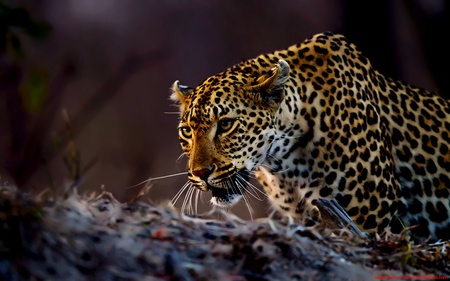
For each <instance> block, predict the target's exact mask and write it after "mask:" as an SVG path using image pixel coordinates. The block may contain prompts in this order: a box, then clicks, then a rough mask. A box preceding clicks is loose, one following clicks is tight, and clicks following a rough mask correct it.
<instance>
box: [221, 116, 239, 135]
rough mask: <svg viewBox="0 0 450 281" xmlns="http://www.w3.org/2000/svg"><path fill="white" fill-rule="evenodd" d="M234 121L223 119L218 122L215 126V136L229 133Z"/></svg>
mask: <svg viewBox="0 0 450 281" xmlns="http://www.w3.org/2000/svg"><path fill="white" fill-rule="evenodd" d="M235 121H236V120H235V119H223V120H220V121H219V124H218V125H217V134H223V133H226V132H228V131H230V130H231V129H232V128H233V125H234V122H235Z"/></svg>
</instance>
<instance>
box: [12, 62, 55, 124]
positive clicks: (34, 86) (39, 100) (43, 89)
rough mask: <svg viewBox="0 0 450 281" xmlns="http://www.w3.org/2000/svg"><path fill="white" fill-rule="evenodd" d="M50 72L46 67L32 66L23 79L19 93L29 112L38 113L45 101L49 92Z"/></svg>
mask: <svg viewBox="0 0 450 281" xmlns="http://www.w3.org/2000/svg"><path fill="white" fill-rule="evenodd" d="M48 80H49V78H48V73H47V71H46V70H45V69H42V68H39V67H32V68H31V69H29V71H28V72H27V74H26V76H25V79H24V80H23V81H22V83H21V85H20V88H19V93H20V96H21V98H22V103H23V107H24V109H25V111H26V112H28V113H29V114H32V115H34V114H36V113H38V112H39V111H40V110H41V109H42V106H43V105H44V103H45V99H46V97H47V93H48V83H49V82H48Z"/></svg>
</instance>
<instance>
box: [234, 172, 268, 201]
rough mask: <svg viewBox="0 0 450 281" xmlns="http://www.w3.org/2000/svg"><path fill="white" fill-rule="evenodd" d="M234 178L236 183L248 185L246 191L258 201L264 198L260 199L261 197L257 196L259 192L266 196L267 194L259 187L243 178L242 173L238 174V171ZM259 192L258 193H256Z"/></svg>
mask: <svg viewBox="0 0 450 281" xmlns="http://www.w3.org/2000/svg"><path fill="white" fill-rule="evenodd" d="M236 178H237V181H238V183H239V184H240V185H241V186H242V187H244V186H245V187H248V188H247V189H246V190H247V191H248V194H249V195H251V196H252V197H253V198H255V199H257V200H259V201H263V200H264V199H261V197H260V196H259V194H262V195H264V196H265V197H267V194H266V193H265V192H264V191H262V190H260V189H259V188H257V187H256V186H254V185H253V184H251V183H250V182H249V181H247V180H245V179H244V178H243V176H242V175H240V174H239V173H237V174H236ZM258 193H259V194H258Z"/></svg>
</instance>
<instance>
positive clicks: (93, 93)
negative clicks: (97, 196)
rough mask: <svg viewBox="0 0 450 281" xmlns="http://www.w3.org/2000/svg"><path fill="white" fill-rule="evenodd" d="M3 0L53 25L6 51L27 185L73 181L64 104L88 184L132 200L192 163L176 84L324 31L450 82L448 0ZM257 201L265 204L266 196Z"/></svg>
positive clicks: (20, 177) (392, 67) (415, 80)
mask: <svg viewBox="0 0 450 281" xmlns="http://www.w3.org/2000/svg"><path fill="white" fill-rule="evenodd" d="M0 3H4V4H5V3H6V4H7V5H8V6H9V7H24V8H26V10H27V11H28V12H29V13H30V14H31V15H32V16H33V17H36V18H38V19H42V20H44V21H46V22H48V24H49V25H50V26H51V31H50V33H49V34H48V36H46V37H45V38H43V39H41V40H35V39H33V38H30V36H27V35H26V34H22V33H21V30H20V28H18V29H13V31H14V32H15V34H18V36H19V38H20V41H21V42H22V44H23V49H24V53H25V56H24V57H23V58H22V59H20V60H14V58H12V57H13V56H12V55H11V53H10V52H9V53H8V52H7V51H5V49H3V50H2V51H1V52H0V55H1V57H0V67H1V68H0V69H1V72H0V74H1V76H0V176H1V177H2V179H3V180H9V181H10V182H13V183H15V184H17V185H18V186H19V187H20V188H21V189H24V190H29V191H40V190H42V189H44V188H48V187H50V186H56V187H59V186H65V185H67V183H68V182H71V181H70V179H71V173H70V171H68V169H67V165H65V164H64V162H63V156H64V153H62V152H61V151H57V150H56V149H55V145H54V144H53V142H52V135H53V134H54V133H55V132H57V133H59V136H62V138H63V139H64V135H67V134H65V133H64V132H65V131H64V123H63V121H62V120H63V118H62V117H61V114H60V112H61V109H62V108H65V109H67V111H68V113H69V115H70V116H71V120H72V121H71V122H73V123H72V126H73V128H72V131H73V134H74V136H73V138H71V139H72V140H73V141H74V144H75V145H76V148H77V150H78V151H79V155H80V160H79V162H80V164H81V166H82V167H90V168H89V169H88V170H87V171H85V172H80V173H78V174H79V175H81V177H79V178H78V177H76V178H77V182H78V183H79V188H80V191H81V192H85V191H92V190H95V191H99V190H100V188H101V187H103V188H104V189H105V190H108V191H111V192H112V193H113V194H114V195H115V196H116V198H118V199H119V200H121V201H125V200H129V199H130V198H132V197H133V196H135V195H136V193H137V192H138V191H139V189H136V188H135V189H126V188H125V187H127V186H130V185H134V184H136V183H139V182H140V181H142V180H144V179H146V178H150V177H157V176H163V175H168V174H173V173H178V172H181V171H184V170H185V165H186V162H185V158H182V160H180V161H177V158H178V157H179V156H180V154H181V149H180V147H179V144H178V137H177V130H176V126H177V118H178V116H177V115H176V114H174V112H176V111H177V109H176V108H175V107H174V106H173V105H172V104H171V102H170V101H169V99H168V96H169V92H170V91H169V89H170V87H171V85H172V83H173V82H174V81H175V80H180V81H181V83H183V84H187V85H191V86H195V85H197V84H198V83H200V82H201V81H202V80H203V79H205V78H206V77H208V76H210V75H213V74H215V73H217V72H220V71H222V70H224V69H225V68H227V67H229V66H232V65H233V64H236V63H238V62H240V61H241V60H243V59H248V58H252V57H255V56H257V55H259V54H261V53H265V52H271V51H273V50H276V49H283V48H286V47H288V46H290V45H292V44H296V43H298V42H301V41H303V40H304V39H305V38H306V37H309V36H311V35H313V34H315V33H319V32H323V31H332V32H335V33H343V34H344V35H346V36H347V37H348V38H349V39H350V40H351V41H352V42H354V43H355V44H357V45H358V46H359V48H360V49H361V50H362V51H363V53H364V54H365V55H366V56H368V57H369V59H370V60H371V61H372V64H373V65H374V66H375V67H376V68H377V69H378V70H380V71H381V72H382V73H384V74H386V75H388V76H391V77H393V78H396V79H400V80H403V81H406V82H408V83H411V84H414V85H416V86H419V87H423V88H427V89H429V90H432V91H438V92H440V93H442V94H443V95H445V93H449V91H448V87H449V86H448V83H447V81H446V79H449V78H450V76H449V75H448V74H449V71H448V70H447V69H445V68H446V67H448V65H449V58H448V47H447V46H448V45H446V43H445V41H446V40H448V35H449V32H448V20H447V19H448V18H449V9H448V2H447V1H445V0H422V1H418V0H394V1H356V0H355V1H347V0H314V1H312V0H311V1H300V0H298V1H294V0H283V1H261V0H252V1H240V0H229V1H210V0H197V1H175V0H166V1H156V0H155V1H152V0H148V1H144V0H133V1H122V0H95V1H93V0H70V1H69V0H37V1H1V0H0ZM0 24H2V23H1V22H0ZM3 24H5V23H4V22H3ZM0 27H1V26H0ZM2 28H3V30H5V28H4V26H3V27H2ZM0 30H1V29H0ZM8 32H9V31H7V33H6V34H8ZM36 68H37V69H39V70H40V71H41V72H40V73H44V74H45V75H44V77H46V79H47V80H46V81H47V84H48V87H47V94H46V98H45V102H44V105H43V106H41V107H40V108H39V109H38V110H37V112H33V113H30V112H27V111H26V110H24V109H23V108H21V107H23V104H22V103H23V100H21V99H20V94H19V93H20V87H21V84H22V83H23V81H24V79H26V77H27V74H28V73H30V69H36ZM18 97H19V98H18ZM69 139H70V138H69ZM63 143H64V145H65V144H66V143H65V142H63ZM30 147H31V148H30ZM77 159H78V158H77ZM72 178H73V177H72ZM185 182H186V177H185V176H181V177H176V178H172V179H167V180H161V181H157V182H156V184H155V185H154V186H153V188H152V189H151V190H150V191H149V193H148V195H147V198H149V199H151V200H153V201H155V202H161V201H166V200H170V199H171V198H172V197H173V196H174V195H175V193H176V192H177V190H178V189H179V188H181V186H182V185H183V184H184V183H185ZM181 200H182V199H181ZM206 200H207V199H206ZM253 204H254V208H255V209H262V208H260V207H261V205H264V202H263V203H260V202H255V203H253ZM203 205H204V206H207V205H208V204H207V203H203ZM242 207H243V206H238V208H237V210H238V212H240V211H239V210H240V209H242ZM259 213H261V212H259ZM262 213H264V212H262ZM243 216H244V217H247V216H248V213H246V212H243Z"/></svg>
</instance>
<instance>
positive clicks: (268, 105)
mask: <svg viewBox="0 0 450 281" xmlns="http://www.w3.org/2000/svg"><path fill="white" fill-rule="evenodd" d="M170 98H171V100H172V101H173V102H174V103H176V106H178V107H179V125H178V132H179V141H180V144H181V148H182V150H183V151H184V154H185V155H186V156H187V159H188V160H187V162H188V163H187V170H188V171H187V177H188V182H190V184H191V186H190V187H191V188H193V189H197V190H201V191H205V192H208V191H211V203H212V204H213V205H216V206H219V207H229V206H233V205H234V204H236V203H237V202H239V201H240V200H241V199H242V197H244V199H245V193H246V192H248V190H249V184H250V183H249V180H252V179H253V178H256V179H257V181H258V182H259V184H260V186H261V187H262V189H263V190H264V192H265V194H266V195H267V198H268V201H269V202H270V206H272V208H273V209H274V210H275V211H277V212H279V213H280V214H281V215H282V216H284V217H289V218H293V219H302V218H312V220H313V221H320V219H321V218H320V213H319V212H318V208H317V200H319V199H335V200H336V201H337V202H338V203H339V205H340V206H341V207H342V208H343V209H344V210H345V211H346V212H347V214H348V215H349V216H350V218H351V219H352V220H353V222H354V223H355V224H356V225H357V226H358V227H359V229H361V230H362V231H365V232H367V233H371V234H376V233H378V234H380V233H386V231H388V230H389V231H396V233H399V232H400V231H402V230H403V229H405V228H406V227H409V228H410V231H411V232H412V235H414V236H415V237H423V238H424V239H444V240H449V239H450V217H449V210H450V197H449V191H450V174H449V172H450V150H449V147H450V103H449V101H448V100H446V99H445V98H443V95H441V94H440V93H438V92H432V91H427V90H425V89H423V88H421V87H416V86H414V85H412V84H410V83H406V82H403V81H400V79H393V78H390V77H387V76H385V75H383V74H382V73H380V72H379V71H378V70H376V69H375V68H374V67H373V66H372V63H371V61H370V60H369V59H368V58H367V57H366V56H364V55H363V53H362V52H361V50H359V49H358V47H357V46H356V45H355V44H353V43H352V42H350V41H349V40H348V39H347V38H346V37H345V36H344V35H342V34H338V33H332V32H324V33H318V34H315V35H312V36H310V37H309V38H307V39H306V40H304V41H303V42H301V43H299V44H296V45H293V46H290V47H288V48H287V49H284V50H278V51H274V52H272V53H268V54H262V55H260V56H257V57H255V58H253V59H249V60H244V61H242V62H240V63H238V64H236V65H234V66H231V67H229V68H228V69H226V70H225V71H223V72H220V73H218V74H216V75H213V76H210V77H208V78H207V79H205V80H204V81H203V82H202V83H200V84H199V85H198V86H196V87H189V86H185V85H182V84H180V82H179V81H178V80H177V81H175V82H174V84H173V86H172V88H171V94H170ZM394 222H396V223H394Z"/></svg>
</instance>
